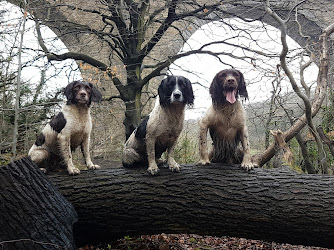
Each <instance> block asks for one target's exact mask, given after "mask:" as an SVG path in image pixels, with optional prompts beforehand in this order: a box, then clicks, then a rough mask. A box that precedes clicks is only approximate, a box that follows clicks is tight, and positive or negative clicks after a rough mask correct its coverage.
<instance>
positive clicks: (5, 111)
mask: <svg viewBox="0 0 334 250" xmlns="http://www.w3.org/2000/svg"><path fill="white" fill-rule="evenodd" d="M10 3H11V4H13V5H11V4H10ZM17 6H20V7H21V8H19V7H17ZM331 7H333V3H331V1H326V0H309V1H307V0H304V1H301V0H300V1H262V0H261V1H260V0H258V1H229V0H226V1H200V0H198V1H196V0H191V1H176V0H166V1H165V0H159V1H149V0H142V1H139V0H124V1H117V0H115V1H109V0H96V1H75V0H71V1H62V0H57V1H14V0H12V1H8V2H7V1H1V2H0V23H1V24H0V47H1V51H2V53H0V103H1V104H0V110H1V115H0V124H1V125H0V151H1V155H0V162H1V164H7V163H8V162H10V161H11V160H13V159H16V158H19V157H21V156H23V155H26V154H27V152H28V150H29V148H30V147H31V145H32V144H33V143H34V141H35V138H36V135H38V133H39V131H40V130H41V128H42V127H43V126H44V125H45V124H46V123H47V122H48V121H49V120H50V119H51V118H52V117H53V115H55V114H56V113H57V112H59V110H60V108H61V106H62V105H63V104H64V96H63V95H62V88H63V87H64V86H65V85H66V84H67V83H69V82H71V81H72V80H74V79H77V78H84V79H87V80H89V81H91V82H93V83H94V84H95V85H96V86H97V87H98V88H99V89H100V91H101V92H102V93H103V97H104V99H103V101H102V102H101V103H100V104H94V105H93V107H92V116H93V132H92V133H93V134H92V143H91V151H92V154H93V157H94V158H103V159H107V160H113V161H120V157H121V152H122V147H123V143H124V141H125V139H126V137H127V136H128V135H129V134H130V133H131V131H132V130H133V129H134V128H135V127H136V126H137V125H138V124H139V122H140V120H141V119H142V118H143V117H145V116H146V115H148V114H149V112H150V110H151V109H152V107H153V105H154V102H155V97H156V94H157V86H158V84H159V82H160V81H161V79H163V77H164V76H165V75H166V74H172V73H176V74H182V75H186V76H187V77H189V78H191V79H195V80H192V82H193V84H194V88H196V89H198V90H197V91H196V92H195V98H196V97H197V98H199V97H200V96H201V95H202V93H204V92H205V91H206V92H208V86H209V84H210V82H211V80H212V78H213V76H212V78H209V79H208V77H205V76H203V71H209V70H210V67H211V66H212V65H205V66H202V72H198V71H195V70H193V68H192V67H191V65H194V64H197V63H199V62H200V61H201V60H204V58H203V57H202V56H203V55H206V56H210V57H213V58H215V60H216V61H215V64H217V65H220V67H221V69H223V68H229V67H231V66H233V67H236V68H237V69H239V70H240V71H241V72H243V73H244V75H245V77H246V82H247V83H248V86H249V95H250V97H251V98H252V100H250V101H246V102H244V106H245V108H246V112H247V115H248V120H247V123H248V126H249V133H250V142H251V148H252V154H253V155H260V156H261V157H262V158H263V159H265V160H262V161H261V165H263V164H265V167H268V168H271V167H275V164H276V163H277V159H274V158H272V156H273V154H272V153H267V152H269V151H270V147H272V149H273V150H274V151H275V149H274V148H275V146H274V145H275V143H274V140H273V137H272V136H271V135H270V130H278V129H279V130H281V131H283V132H284V133H283V137H284V140H286V141H288V146H289V147H290V149H291V151H292V153H293V156H294V160H293V161H288V162H285V163H286V164H288V165H289V166H290V167H291V168H293V169H295V170H297V171H299V172H305V173H319V174H320V173H328V174H333V170H334V165H333V164H334V157H333V156H334V150H333V139H334V123H333V120H334V113H333V112H334V111H333V108H334V106H333V105H334V94H333V63H332V62H333V35H331V33H332V32H333V25H334V19H333V16H332V14H331V13H330V12H328V9H331ZM30 22H32V23H33V24H32V25H30ZM212 22H215V23H216V24H218V25H220V26H221V27H223V28H224V29H225V30H226V34H219V39H218V40H216V41H215V42H208V43H206V44H203V43H202V41H201V40H202V39H201V38H197V41H193V43H192V45H189V47H188V48H185V47H183V45H184V44H186V45H187V44H190V42H189V41H190V40H188V39H189V38H190V37H191V35H192V34H194V32H195V31H196V30H201V29H202V28H201V27H203V25H206V24H208V23H212ZM28 23H29V25H28ZM272 26H275V27H276V28H278V30H276V31H275V30H274V33H272V32H273V31H272V30H273V29H272ZM46 27H49V28H50V29H51V30H52V31H53V32H54V33H55V34H56V36H53V37H50V36H49V35H48V32H47V31H46V30H47V29H46ZM227 30H229V32H231V31H233V33H229V32H227ZM28 32H30V33H29V34H33V37H34V39H33V38H32V37H31V35H27V34H28ZM205 32H206V33H205V34H206V36H215V35H217V34H216V32H217V31H216V30H215V29H214V28H212V29H211V30H206V31H205ZM275 32H276V33H275ZM265 33H268V34H270V35H269V36H268V37H269V38H262V37H261V36H260V35H261V34H265ZM272 34H275V35H272ZM281 34H282V36H281ZM287 34H289V35H290V36H291V37H293V39H294V40H295V41H296V42H297V43H298V44H299V46H298V47H295V46H291V45H290V44H289V45H288V44H286V45H287V46H285V39H286V35H287ZM266 39H269V40H271V41H268V40H266ZM28 40H29V42H28V43H27V41H28ZM59 40H61V41H62V42H63V43H64V44H65V45H66V47H67V49H64V47H60V46H61V45H59ZM203 40H204V39H203ZM261 40H262V41H261ZM23 41H25V43H23ZM270 42H273V44H274V45H272V46H264V45H263V44H271V43H270ZM194 44H195V45H194ZM282 44H283V45H282ZM324 44H325V45H326V46H327V47H326V46H325V47H324ZM214 46H216V47H215V48H214ZM217 46H218V50H217ZM191 55H192V56H194V57H190V56H191ZM182 58H191V59H189V61H191V62H192V63H191V64H190V66H189V67H186V66H185V64H182V65H181V63H179V62H180V60H181V59H182ZM196 59H197V60H198V62H196V61H195V60H196ZM233 60H236V63H234V64H232V62H234V61H233ZM64 61H65V63H63V62H64ZM194 61H195V62H194ZM312 65H313V66H312ZM310 66H312V67H313V68H312V70H311V71H309V72H307V73H305V75H304V71H305V70H307V68H309V67H310ZM32 72H33V73H32ZM35 72H37V73H35ZM215 73H216V72H215ZM250 86H253V87H252V88H251V87H250ZM254 86H255V87H254ZM257 86H262V87H257ZM291 86H292V87H291ZM261 92H265V93H266V96H265V97H262V98H258V99H257V98H256V96H257V95H258V94H259V93H261ZM324 93H325V94H324ZM252 96H253V97H252ZM209 104H210V103H208V105H209ZM196 109H197V107H196V106H195V107H193V109H192V112H195V113H196V112H197V111H198V112H199V113H201V112H202V110H203V109H198V110H196ZM305 114H306V116H305ZM303 115H304V118H301V117H302V116H303ZM198 117H200V115H199V116H198ZM198 117H196V118H190V119H187V120H186V122H185V126H184V130H183V132H182V135H181V137H180V139H179V143H178V146H177V148H176V158H177V161H179V162H180V163H196V162H197V161H198V159H199V155H198V126H197V122H198ZM305 117H306V118H305ZM298 122H300V123H301V124H302V125H298ZM296 124H297V125H298V126H297V125H296ZM291 138H292V139H291ZM273 150H272V151H271V152H273ZM278 151H279V149H277V147H276V153H277V152H278ZM76 158H77V164H81V163H82V161H81V158H82V157H81V156H80V154H79V153H78V152H77V153H76ZM275 162H276V163H275ZM276 165H277V164H276Z"/></svg>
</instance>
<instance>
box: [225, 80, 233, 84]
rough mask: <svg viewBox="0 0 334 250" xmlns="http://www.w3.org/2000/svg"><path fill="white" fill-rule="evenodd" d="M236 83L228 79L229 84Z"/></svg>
mask: <svg viewBox="0 0 334 250" xmlns="http://www.w3.org/2000/svg"><path fill="white" fill-rule="evenodd" d="M234 82H235V81H234V79H228V80H227V83H229V84H234Z"/></svg>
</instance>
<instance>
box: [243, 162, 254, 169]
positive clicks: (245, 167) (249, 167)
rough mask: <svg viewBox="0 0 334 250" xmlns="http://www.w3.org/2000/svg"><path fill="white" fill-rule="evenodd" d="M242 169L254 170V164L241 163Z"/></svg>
mask: <svg viewBox="0 0 334 250" xmlns="http://www.w3.org/2000/svg"><path fill="white" fill-rule="evenodd" d="M241 167H242V168H243V169H245V170H247V171H249V170H252V169H254V164H253V163H252V162H251V161H246V162H242V163H241Z"/></svg>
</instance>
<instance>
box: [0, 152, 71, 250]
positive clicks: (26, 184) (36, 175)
mask: <svg viewBox="0 0 334 250" xmlns="http://www.w3.org/2000/svg"><path fill="white" fill-rule="evenodd" d="M0 190H1V191H0V247H1V249H15V250H16V249H34V250H35V249H75V244H74V239H73V230H72V226H73V223H74V222H75V221H77V214H76V212H75V210H74V208H73V206H72V205H71V204H70V203H69V202H68V201H67V200H66V199H65V198H64V197H63V196H62V195H61V194H60V193H59V191H58V190H57V189H56V188H55V187H54V185H52V183H51V182H50V181H49V180H48V179H47V178H46V177H45V175H44V174H43V173H42V172H41V171H40V170H39V169H38V168H37V167H36V165H35V164H34V163H33V162H32V161H31V160H29V159H26V158H25V159H22V160H18V161H15V162H13V163H10V164H8V165H6V166H3V167H0Z"/></svg>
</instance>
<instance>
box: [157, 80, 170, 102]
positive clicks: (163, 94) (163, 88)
mask: <svg viewBox="0 0 334 250" xmlns="http://www.w3.org/2000/svg"><path fill="white" fill-rule="evenodd" d="M168 81H169V78H168V77H167V78H165V79H163V80H162V81H161V83H160V85H159V88H158V95H159V101H160V105H161V106H162V107H167V106H168V104H169V103H170V96H168V95H167V84H168Z"/></svg>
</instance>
